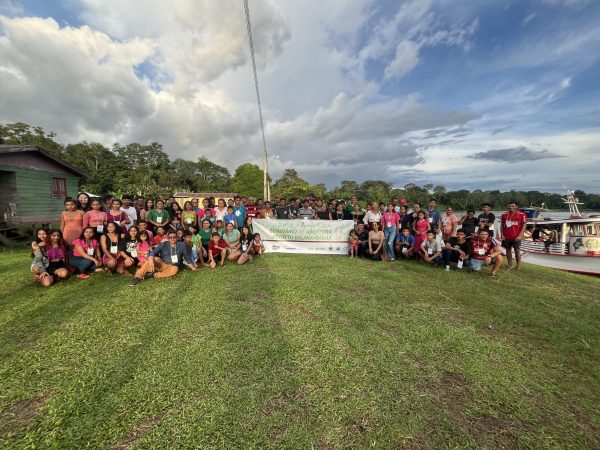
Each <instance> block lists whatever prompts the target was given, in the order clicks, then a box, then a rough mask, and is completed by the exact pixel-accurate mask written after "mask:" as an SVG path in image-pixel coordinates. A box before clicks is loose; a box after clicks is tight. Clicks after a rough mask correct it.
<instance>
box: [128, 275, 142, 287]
mask: <svg viewBox="0 0 600 450" xmlns="http://www.w3.org/2000/svg"><path fill="white" fill-rule="evenodd" d="M140 281H142V279H141V278H138V277H133V278H132V279H131V281H130V282H129V286H136V285H137V284H138V283H139V282H140Z"/></svg>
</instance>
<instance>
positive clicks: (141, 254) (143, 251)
mask: <svg viewBox="0 0 600 450" xmlns="http://www.w3.org/2000/svg"><path fill="white" fill-rule="evenodd" d="M136 248H137V254H138V266H139V267H142V264H144V263H145V262H146V260H147V259H148V252H150V250H152V247H151V246H150V235H149V233H148V231H146V230H143V231H140V234H139V242H138V243H137V246H136Z"/></svg>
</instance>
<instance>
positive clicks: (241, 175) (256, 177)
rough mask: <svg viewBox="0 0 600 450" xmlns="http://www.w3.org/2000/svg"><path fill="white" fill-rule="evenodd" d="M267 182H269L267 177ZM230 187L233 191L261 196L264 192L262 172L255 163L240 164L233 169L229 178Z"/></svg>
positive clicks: (256, 196)
mask: <svg viewBox="0 0 600 450" xmlns="http://www.w3.org/2000/svg"><path fill="white" fill-rule="evenodd" d="M267 182H269V183H270V182H271V178H270V177H269V178H268V181H267ZM231 189H232V191H233V192H237V193H240V194H244V195H247V196H252V197H255V198H262V197H263V194H264V172H263V171H262V170H261V168H260V167H258V166H257V165H256V164H250V163H246V164H242V165H241V166H238V168H237V169H235V173H234V174H233V178H232V179H231Z"/></svg>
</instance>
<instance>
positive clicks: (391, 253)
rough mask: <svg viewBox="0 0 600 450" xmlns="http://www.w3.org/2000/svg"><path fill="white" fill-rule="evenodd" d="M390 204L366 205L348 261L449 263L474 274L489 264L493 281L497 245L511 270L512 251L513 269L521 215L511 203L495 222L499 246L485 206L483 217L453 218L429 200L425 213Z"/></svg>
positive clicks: (524, 217) (353, 232) (522, 226)
mask: <svg viewBox="0 0 600 450" xmlns="http://www.w3.org/2000/svg"><path fill="white" fill-rule="evenodd" d="M395 200H396V199H393V200H392V202H391V203H389V204H388V205H387V206H386V205H383V204H377V203H371V204H370V207H369V209H368V210H367V211H366V212H365V214H364V216H363V218H362V221H357V222H356V225H355V228H354V229H353V230H351V231H350V235H349V237H348V242H349V246H350V256H352V257H365V258H372V259H377V260H390V261H394V260H395V259H397V258H406V259H411V258H414V259H418V260H421V261H423V262H425V263H428V264H433V265H437V266H443V267H445V270H446V271H450V270H451V265H452V264H453V263H456V265H457V267H458V268H459V269H462V268H463V267H470V269H471V270H473V271H477V272H478V271H480V270H481V268H482V266H484V265H492V266H493V268H492V271H491V275H492V276H496V275H497V273H498V269H499V268H500V266H501V264H502V261H503V259H504V256H503V254H502V250H501V246H502V247H504V248H505V253H506V258H507V261H508V266H509V267H512V264H513V257H512V253H513V251H514V254H515V260H516V268H517V269H519V266H520V264H521V252H520V244H521V241H522V240H523V234H524V232H525V229H526V227H527V215H526V214H525V213H523V212H521V211H519V210H518V206H519V205H518V203H517V202H516V201H511V202H509V204H508V211H507V212H505V213H503V214H502V216H501V217H500V230H501V233H502V241H501V244H500V243H498V241H496V240H495V239H494V233H495V224H496V216H495V215H494V213H492V205H491V204H489V203H484V204H483V205H482V209H483V212H482V213H481V214H479V215H478V216H477V217H476V216H475V211H474V210H472V209H469V210H468V211H467V212H466V213H465V214H464V215H463V216H462V217H460V218H458V217H457V216H456V214H455V213H454V210H453V208H452V207H447V208H446V212H445V214H442V212H441V211H440V210H439V209H438V207H437V201H436V200H435V199H431V200H430V201H429V205H428V209H426V210H425V209H423V208H422V207H421V205H420V204H419V203H415V204H414V205H413V207H412V209H411V210H409V209H408V205H407V203H406V201H404V200H403V201H401V202H400V204H395V203H396V202H395Z"/></svg>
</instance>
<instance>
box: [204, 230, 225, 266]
mask: <svg viewBox="0 0 600 450" xmlns="http://www.w3.org/2000/svg"><path fill="white" fill-rule="evenodd" d="M218 255H221V261H220V263H221V266H222V265H223V264H224V263H225V256H227V244H225V241H224V240H223V239H221V235H220V234H219V233H217V232H215V233H213V234H212V236H211V238H210V242H209V244H208V265H209V266H210V268H211V269H214V268H215V267H217V257H218Z"/></svg>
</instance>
